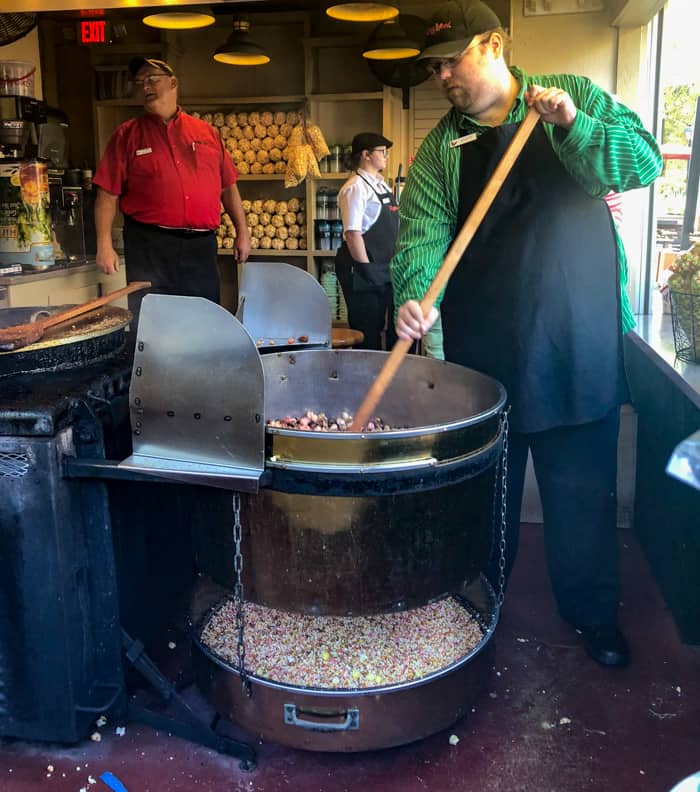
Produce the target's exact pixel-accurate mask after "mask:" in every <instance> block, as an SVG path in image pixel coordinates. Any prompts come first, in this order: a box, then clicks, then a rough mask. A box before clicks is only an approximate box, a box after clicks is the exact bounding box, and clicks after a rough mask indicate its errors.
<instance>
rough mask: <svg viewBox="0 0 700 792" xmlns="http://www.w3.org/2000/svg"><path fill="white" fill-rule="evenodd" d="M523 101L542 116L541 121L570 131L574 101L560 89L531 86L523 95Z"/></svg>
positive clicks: (575, 111)
mask: <svg viewBox="0 0 700 792" xmlns="http://www.w3.org/2000/svg"><path fill="white" fill-rule="evenodd" d="M525 101H526V102H527V104H528V106H529V107H534V108H535V110H537V112H538V113H539V114H540V115H541V116H542V120H543V121H546V122H547V123H549V124H554V125H555V126H558V127H561V128H562V129H571V127H572V126H573V123H574V119H575V118H576V113H577V109H576V105H575V104H574V100H573V99H572V98H571V97H570V96H569V94H568V93H567V92H566V91H563V90H562V89H561V88H542V87H541V86H539V85H531V86H530V88H529V89H528V91H527V93H526V94H525Z"/></svg>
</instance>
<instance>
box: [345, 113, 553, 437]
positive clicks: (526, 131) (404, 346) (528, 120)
mask: <svg viewBox="0 0 700 792" xmlns="http://www.w3.org/2000/svg"><path fill="white" fill-rule="evenodd" d="M539 120H540V116H539V113H538V112H537V111H536V110H534V109H533V108H530V109H529V110H528V112H527V115H526V116H525V118H524V119H523V120H522V122H521V124H520V126H519V127H518V130H517V132H516V133H515V135H513V139H512V140H511V141H510V143H509V145H508V148H507V149H506V150H505V152H504V153H503V156H502V157H501V160H500V162H499V163H498V165H497V166H496V170H495V171H494V172H493V174H492V175H491V178H490V179H489V180H488V182H487V183H486V187H484V189H483V191H482V193H481V195H480V196H479V199H478V200H477V202H476V203H475V204H474V207H473V208H472V210H471V212H470V213H469V216H468V217H467V219H466V220H465V221H464V225H463V226H462V228H461V229H460V231H459V233H458V234H457V236H456V237H455V239H454V241H453V242H452V245H450V249H449V250H448V251H447V255H446V256H445V258H444V260H443V262H442V264H441V266H440V269H439V270H438V272H437V274H436V275H435V277H434V278H433V282H432V283H431V284H430V286H429V287H428V291H426V293H425V296H424V297H423V299H422V300H421V303H420V307H421V311H422V312H423V316H428V314H429V313H430V309H431V308H432V307H433V305H434V304H435V300H437V298H438V297H439V296H440V293H441V292H442V290H443V289H444V288H445V286H447V281H448V280H449V279H450V275H452V273H453V272H454V271H455V268H456V267H457V265H458V264H459V262H460V259H461V258H462V256H463V255H464V251H465V250H466V249H467V246H468V245H469V243H470V242H471V241H472V239H473V237H474V234H476V232H477V230H478V228H479V226H480V225H481V221H482V220H483V219H484V216H485V215H486V212H488V210H489V208H490V207H491V204H492V203H493V201H494V199H495V197H496V195H497V194H498V191H499V190H500V189H501V187H502V186H503V182H504V181H505V180H506V178H507V176H508V174H509V173H510V171H511V168H512V167H513V164H514V163H515V161H516V160H517V159H518V156H519V155H520V152H521V151H522V150H523V147H524V145H525V143H527V140H528V138H529V137H530V135H531V134H532V131H533V129H534V128H535V126H537V122H538V121H539ZM412 343H413V342H412V341H404V340H402V339H399V340H398V341H397V342H396V344H394V348H393V349H392V350H391V354H390V355H389V357H388V358H387V361H386V363H385V364H384V365H383V366H382V369H381V371H380V372H379V374H378V376H377V379H376V380H375V381H374V383H373V384H372V386H371V387H370V389H369V390H368V391H367V395H366V396H365V398H364V400H363V401H362V404H361V405H360V407H359V409H358V411H357V413H356V414H355V419H354V420H353V422H352V428H353V429H354V430H355V431H358V430H359V429H361V428H362V427H364V426H366V425H367V421H368V420H369V417H370V416H371V415H372V413H373V412H374V411H375V409H376V407H377V405H378V404H379V402H380V401H381V399H382V396H384V393H385V392H386V389H387V388H388V387H389V385H390V384H391V381H392V380H393V379H394V376H395V374H396V372H397V371H398V369H399V366H400V365H401V361H402V360H403V359H404V357H405V356H406V354H407V353H408V350H409V349H410V348H411V344H412Z"/></svg>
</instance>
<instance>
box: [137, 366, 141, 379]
mask: <svg viewBox="0 0 700 792" xmlns="http://www.w3.org/2000/svg"><path fill="white" fill-rule="evenodd" d="M136 376H137V377H140V376H141V366H139V367H138V368H137V369H136Z"/></svg>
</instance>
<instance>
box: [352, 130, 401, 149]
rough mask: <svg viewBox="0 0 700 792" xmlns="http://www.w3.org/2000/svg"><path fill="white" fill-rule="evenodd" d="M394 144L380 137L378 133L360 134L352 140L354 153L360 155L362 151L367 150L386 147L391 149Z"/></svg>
mask: <svg viewBox="0 0 700 792" xmlns="http://www.w3.org/2000/svg"><path fill="white" fill-rule="evenodd" d="M393 145H394V144H393V143H392V142H391V140H389V138H385V137H384V136H383V135H378V134H377V133H376V132H360V133H359V134H358V135H355V137H354V138H353V139H352V153H353V154H359V153H360V152H361V151H364V150H365V149H367V151H369V150H370V149H373V148H377V147H379V146H386V147H387V148H391V147H392V146H393Z"/></svg>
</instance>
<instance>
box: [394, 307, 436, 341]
mask: <svg viewBox="0 0 700 792" xmlns="http://www.w3.org/2000/svg"><path fill="white" fill-rule="evenodd" d="M437 318H438V310H437V308H436V307H435V306H433V307H432V308H431V309H430V312H429V313H428V315H427V316H426V317H424V316H423V311H421V307H420V303H419V302H418V301H417V300H408V301H407V302H405V303H404V304H403V305H402V306H401V307H400V308H399V310H398V313H397V316H396V335H397V336H398V337H399V338H402V339H403V340H404V341H411V340H414V339H419V338H423V336H424V335H425V334H426V333H427V332H428V330H430V328H431V327H432V325H433V323H434V322H435V320H436V319H437Z"/></svg>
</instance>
